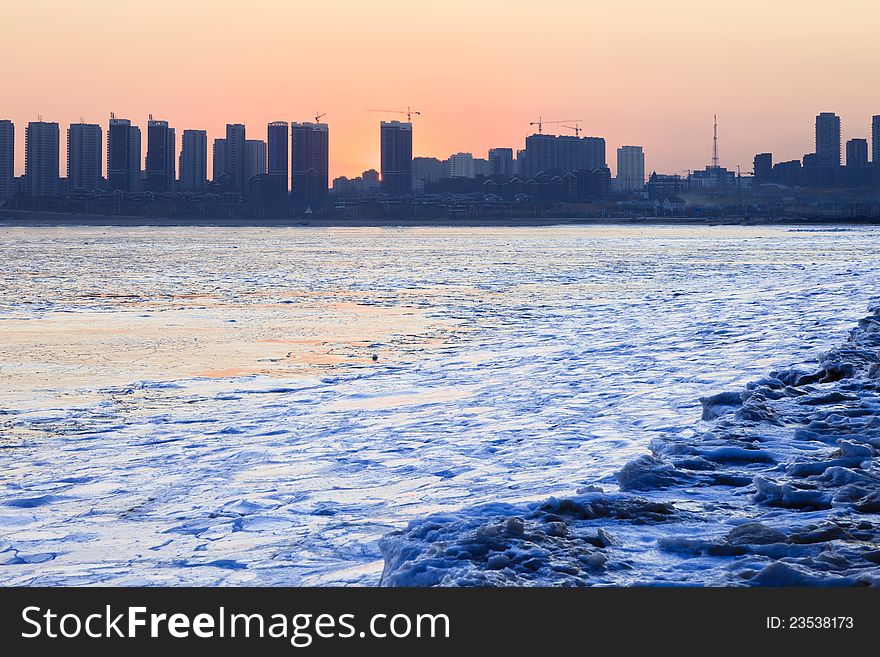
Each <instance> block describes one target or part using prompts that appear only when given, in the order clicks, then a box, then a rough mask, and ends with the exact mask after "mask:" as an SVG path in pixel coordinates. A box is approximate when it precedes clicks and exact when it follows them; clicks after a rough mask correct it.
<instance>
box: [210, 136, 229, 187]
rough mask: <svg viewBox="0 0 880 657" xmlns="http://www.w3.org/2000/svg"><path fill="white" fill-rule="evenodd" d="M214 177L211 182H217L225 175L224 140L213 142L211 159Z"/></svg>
mask: <svg viewBox="0 0 880 657" xmlns="http://www.w3.org/2000/svg"><path fill="white" fill-rule="evenodd" d="M212 163H213V171H214V176H213V178H212V180H213V181H214V182H219V181H220V177H221V176H223V175H225V174H226V140H225V139H215V140H214V154H213V158H212Z"/></svg>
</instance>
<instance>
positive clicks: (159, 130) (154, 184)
mask: <svg viewBox="0 0 880 657" xmlns="http://www.w3.org/2000/svg"><path fill="white" fill-rule="evenodd" d="M176 155H177V139H176V136H175V134H174V128H169V127H168V121H157V120H153V117H152V116H151V117H150V120H149V122H148V123H147V159H146V189H147V190H148V191H151V192H158V193H161V192H170V191H172V190H173V189H174V182H175V180H176V179H177V175H176V165H177V163H176V162H175V159H176Z"/></svg>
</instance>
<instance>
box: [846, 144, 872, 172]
mask: <svg viewBox="0 0 880 657" xmlns="http://www.w3.org/2000/svg"><path fill="white" fill-rule="evenodd" d="M846 166H848V167H866V166H868V140H867V139H850V140H849V141H848V142H846Z"/></svg>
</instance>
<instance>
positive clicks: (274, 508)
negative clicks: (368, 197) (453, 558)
mask: <svg viewBox="0 0 880 657" xmlns="http://www.w3.org/2000/svg"><path fill="white" fill-rule="evenodd" d="M878 284H880V230H877V229H872V228H852V229H831V228H823V227H815V228H809V229H804V228H790V227H785V226H775V227H694V226H682V227H668V226H667V227H659V226H658V227H623V226H589V227H586V226H578V227H574V226H572V227H565V226H559V227H550V228H544V227H541V228H439V227H438V228H427V227H426V228H399V229H398V228H381V229H365V228H336V229H317V228H272V229H267V228H94V227H92V228H85V227H84V228H74V227H71V228H11V227H0V584H3V585H57V584H110V585H217V584H230V585H336V584H360V585H375V584H377V583H378V581H379V578H380V574H381V572H382V568H383V559H382V554H381V553H380V549H379V539H380V538H381V537H382V536H383V535H385V534H387V533H388V532H391V531H393V530H398V529H401V528H404V527H406V525H407V523H408V522H410V521H412V520H414V519H418V518H422V517H424V516H426V515H428V514H431V513H436V512H442V511H454V510H456V509H461V508H463V507H471V506H473V505H477V504H480V503H482V502H511V503H521V502H524V501H528V500H541V499H544V498H547V497H549V496H560V495H570V494H573V493H574V491H575V490H577V489H579V488H583V487H585V486H588V485H590V484H598V485H600V486H602V488H603V489H604V490H606V491H614V489H615V486H616V483H615V479H614V477H613V473H615V472H616V471H618V470H620V469H621V467H622V466H623V465H624V464H626V463H627V462H629V461H632V460H633V459H634V458H635V457H637V456H639V455H640V454H644V453H646V452H647V449H648V444H649V442H650V441H651V440H652V439H653V438H655V437H657V436H660V435H663V436H669V435H680V436H682V437H683V438H687V437H688V436H690V435H693V433H694V431H695V428H698V426H699V422H700V415H701V405H700V403H699V401H698V398H699V397H701V396H707V395H712V394H715V393H718V392H722V391H727V390H737V389H741V388H743V386H744V385H745V384H746V383H748V382H749V381H752V380H755V379H758V378H760V377H761V376H763V375H765V374H766V373H767V372H768V371H769V370H772V369H774V368H778V367H781V366H788V365H791V364H793V363H799V362H804V361H808V360H810V359H814V358H816V357H817V356H818V355H819V354H821V353H823V352H825V351H827V350H828V349H830V348H831V347H833V346H835V345H837V344H838V343H840V342H841V340H842V339H843V338H844V337H845V335H846V333H847V331H848V330H849V329H851V328H852V327H853V325H854V324H855V322H856V321H857V320H858V319H859V318H861V317H863V316H864V314H865V309H866V307H867V305H868V303H869V302H870V301H871V300H872V299H874V298H876V296H877V290H878V289H880V285H878Z"/></svg>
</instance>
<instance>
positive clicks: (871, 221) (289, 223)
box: [0, 210, 880, 228]
mask: <svg viewBox="0 0 880 657" xmlns="http://www.w3.org/2000/svg"><path fill="white" fill-rule="evenodd" d="M575 225H582V226H600V225H623V226H640V225H642V226H651V225H657V226H817V225H835V226H880V219H878V218H876V217H865V218H853V217H840V218H833V217H790V216H786V217H775V218H768V217H752V218H749V219H744V218H743V217H631V218H619V217H618V218H609V217H541V218H537V217H507V218H499V219H487V218H462V219H438V218H432V219H399V218H387V219H384V218H362V219H360V218H353V219H338V218H337V219H330V218H327V219H322V218H315V219H302V218H297V219H289V218H278V219H240V218H237V219H231V220H229V219H227V220H222V219H217V218H198V217H180V218H172V217H135V216H124V215H103V214H80V213H66V212H37V211H24V210H0V228H3V227H18V226H22V227H38V226H44V227H63V226H108V227H109V226H118V227H126V226H127V227H141V226H143V227H186V226H191V227H206V228H222V227H258V228H259V227H265V228H276V227H315V228H344V227H350V228H391V227H402V228H412V227H454V226H462V227H470V228H476V227H505V228H517V227H541V226H575Z"/></svg>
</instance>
